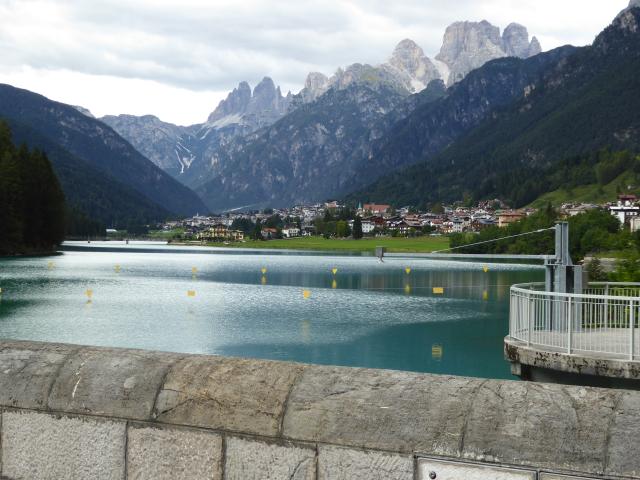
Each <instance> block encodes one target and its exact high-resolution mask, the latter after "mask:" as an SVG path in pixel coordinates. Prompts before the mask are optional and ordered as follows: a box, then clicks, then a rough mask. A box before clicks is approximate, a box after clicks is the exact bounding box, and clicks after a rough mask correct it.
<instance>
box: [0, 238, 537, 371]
mask: <svg viewBox="0 0 640 480" xmlns="http://www.w3.org/2000/svg"><path fill="white" fill-rule="evenodd" d="M484 267H485V264H483V263H467V262H445V261H432V260H426V259H419V258H391V257H389V258H385V261H384V263H381V262H379V261H378V260H377V259H376V258H375V257H372V256H348V255H333V254H324V255H321V254H293V253H279V254H275V253H265V252H250V251H242V252H240V251H238V250H213V249H203V248H199V247H192V248H189V247H169V246H158V245H152V244H132V245H128V246H127V245H123V244H118V245H116V244H115V243H114V242H112V243H103V244H96V243H92V244H91V245H88V244H86V243H84V244H83V243H69V244H66V245H65V251H63V253H62V254H61V255H57V256H51V257H33V258H16V259H1V260H0V288H2V294H1V297H0V338H10V339H25V340H42V341H54V342H67V343H77V344H87V345H103V346H113V347H134V348H145V349H154V350H166V351H175V352H186V353H210V354H220V355H231V356H244V357H257V358H269V359H277V360H293V361H300V362H310V363H318V364H332V365H345V366H361V367H372V368H389V369H399V370H410V371H418V372H434V373H447V374H455V375H468V376H480V377H492V378H511V376H510V374H509V365H508V363H506V362H505V361H504V360H503V354H502V340H503V337H504V336H505V335H506V333H507V330H508V305H509V286H510V285H511V284H513V283H521V282H529V281H541V280H542V279H543V270H542V269H541V268H540V267H535V266H531V265H496V264H490V265H488V267H489V268H488V271H487V272H485V271H484ZM407 268H410V271H409V273H407V270H406V269H407ZM263 269H265V272H266V273H265V274H264V275H263V273H262V270H263ZM333 269H337V270H336V273H335V275H334V273H333V272H332V270H333ZM434 287H442V288H443V289H444V293H443V294H434V292H433V288H434Z"/></svg>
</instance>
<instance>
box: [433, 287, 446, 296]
mask: <svg viewBox="0 0 640 480" xmlns="http://www.w3.org/2000/svg"><path fill="white" fill-rule="evenodd" d="M433 293H434V294H435V295H442V294H443V293H444V287H433Z"/></svg>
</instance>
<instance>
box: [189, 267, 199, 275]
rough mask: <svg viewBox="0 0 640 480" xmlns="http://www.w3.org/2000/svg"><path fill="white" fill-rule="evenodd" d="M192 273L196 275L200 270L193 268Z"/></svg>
mask: <svg viewBox="0 0 640 480" xmlns="http://www.w3.org/2000/svg"><path fill="white" fill-rule="evenodd" d="M191 273H193V274H194V275H195V274H196V273H198V269H197V268H196V267H192V268H191Z"/></svg>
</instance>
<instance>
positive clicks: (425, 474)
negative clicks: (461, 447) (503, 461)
mask: <svg viewBox="0 0 640 480" xmlns="http://www.w3.org/2000/svg"><path fill="white" fill-rule="evenodd" d="M418 478H419V480H476V479H477V480H488V479H491V480H536V472H535V471H533V470H521V469H517V468H501V467H494V466H490V465H477V464H473V463H463V462H447V461H443V460H433V459H430V458H419V459H418Z"/></svg>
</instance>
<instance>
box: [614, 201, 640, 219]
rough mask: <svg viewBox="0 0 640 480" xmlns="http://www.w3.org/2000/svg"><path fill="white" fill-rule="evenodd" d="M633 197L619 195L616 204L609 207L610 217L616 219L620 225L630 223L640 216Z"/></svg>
mask: <svg viewBox="0 0 640 480" xmlns="http://www.w3.org/2000/svg"><path fill="white" fill-rule="evenodd" d="M636 202H637V198H636V196H635V195H619V196H618V203H617V204H616V205H612V206H610V207H609V211H610V212H611V215H613V216H614V217H617V218H618V220H620V223H621V224H623V225H624V224H625V223H630V222H631V219H632V218H635V217H637V216H638V215H640V207H639V206H638V205H636Z"/></svg>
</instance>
